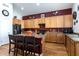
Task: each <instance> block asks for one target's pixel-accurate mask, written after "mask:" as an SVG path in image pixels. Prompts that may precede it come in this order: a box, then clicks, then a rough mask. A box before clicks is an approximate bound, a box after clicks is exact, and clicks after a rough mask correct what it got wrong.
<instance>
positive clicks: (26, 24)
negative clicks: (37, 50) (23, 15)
mask: <svg viewBox="0 0 79 59" xmlns="http://www.w3.org/2000/svg"><path fill="white" fill-rule="evenodd" d="M24 27H25V28H31V26H30V20H25V21H24Z"/></svg>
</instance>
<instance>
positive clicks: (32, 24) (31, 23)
mask: <svg viewBox="0 0 79 59" xmlns="http://www.w3.org/2000/svg"><path fill="white" fill-rule="evenodd" d="M30 28H34V22H33V19H31V20H30Z"/></svg>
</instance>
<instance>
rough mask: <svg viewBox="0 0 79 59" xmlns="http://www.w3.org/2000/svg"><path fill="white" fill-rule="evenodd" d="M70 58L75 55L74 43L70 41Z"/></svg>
mask: <svg viewBox="0 0 79 59" xmlns="http://www.w3.org/2000/svg"><path fill="white" fill-rule="evenodd" d="M70 48H71V50H70V51H71V56H74V55H75V45H74V41H73V40H72V39H71V46H70Z"/></svg>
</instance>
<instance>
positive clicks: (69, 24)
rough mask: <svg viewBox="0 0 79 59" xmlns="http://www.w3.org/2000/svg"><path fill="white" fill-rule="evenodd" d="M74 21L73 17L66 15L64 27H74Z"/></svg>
mask: <svg viewBox="0 0 79 59" xmlns="http://www.w3.org/2000/svg"><path fill="white" fill-rule="evenodd" d="M72 26H73V19H72V15H64V27H72Z"/></svg>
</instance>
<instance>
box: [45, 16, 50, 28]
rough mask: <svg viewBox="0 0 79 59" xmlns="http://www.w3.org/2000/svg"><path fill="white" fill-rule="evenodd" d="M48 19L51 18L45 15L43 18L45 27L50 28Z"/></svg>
mask: <svg viewBox="0 0 79 59" xmlns="http://www.w3.org/2000/svg"><path fill="white" fill-rule="evenodd" d="M50 20H51V17H46V18H45V27H46V28H50V27H51V24H50Z"/></svg>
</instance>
